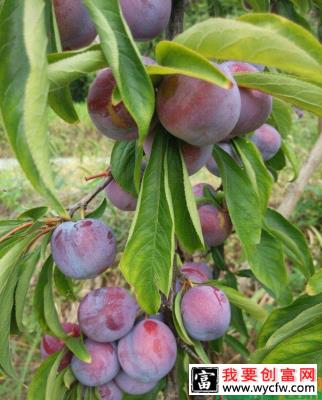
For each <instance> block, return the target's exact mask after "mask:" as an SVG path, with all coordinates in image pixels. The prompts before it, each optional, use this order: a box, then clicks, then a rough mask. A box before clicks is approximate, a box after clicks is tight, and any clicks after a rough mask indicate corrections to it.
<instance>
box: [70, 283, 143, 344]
mask: <svg viewBox="0 0 322 400" xmlns="http://www.w3.org/2000/svg"><path fill="white" fill-rule="evenodd" d="M137 311H138V306H137V303H136V301H135V299H134V298H133V297H132V296H131V295H130V293H129V292H128V291H127V290H125V289H123V288H120V287H110V288H101V289H96V290H93V291H92V292H89V293H88V294H87V295H86V296H85V297H84V298H83V300H82V301H81V303H80V306H79V308H78V321H79V324H80V327H81V329H82V331H83V332H84V333H85V335H86V336H88V337H89V338H90V339H92V340H94V341H96V342H102V343H105V342H114V341H115V340H118V339H120V338H121V337H123V336H125V335H126V334H127V333H129V331H130V330H131V329H132V327H133V325H134V321H135V317H136V313H137Z"/></svg>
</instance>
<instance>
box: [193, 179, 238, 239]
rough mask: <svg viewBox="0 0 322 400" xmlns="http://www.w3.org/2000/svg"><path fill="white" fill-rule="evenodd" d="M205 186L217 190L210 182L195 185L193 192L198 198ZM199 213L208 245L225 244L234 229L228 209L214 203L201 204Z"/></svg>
mask: <svg viewBox="0 0 322 400" xmlns="http://www.w3.org/2000/svg"><path fill="white" fill-rule="evenodd" d="M205 187H208V188H209V189H210V190H211V191H212V192H215V189H214V188H212V187H211V186H210V185H208V184H203V183H201V184H198V185H195V186H194V187H193V192H194V195H195V197H196V198H197V199H198V198H200V197H202V196H203V193H204V188H205ZM198 214H199V218H200V224H201V229H202V233H203V237H204V240H205V243H206V245H207V246H209V247H215V246H220V245H221V244H223V243H224V241H225V240H226V239H227V237H228V236H229V235H230V234H231V231H232V223H231V220H230V217H229V214H228V212H227V210H226V209H225V208H224V207H219V206H216V205H214V204H201V205H199V206H198Z"/></svg>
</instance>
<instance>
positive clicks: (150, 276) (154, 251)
mask: <svg viewBox="0 0 322 400" xmlns="http://www.w3.org/2000/svg"><path fill="white" fill-rule="evenodd" d="M166 147H167V136H166V135H164V132H163V130H161V129H159V130H157V132H156V136H155V139H154V142H153V147H152V153H151V156H150V159H149V163H148V165H147V167H146V170H145V172H144V176H143V181H142V186H141V191H140V196H139V200H138V207H137V210H136V213H135V217H134V221H133V223H132V227H131V231H130V235H129V239H128V242H127V245H126V248H125V252H124V254H123V257H122V259H121V262H120V268H121V271H122V273H123V274H124V276H125V279H126V280H127V281H128V282H129V283H130V284H131V285H133V286H134V288H135V291H136V295H137V299H138V303H139V304H140V306H141V308H142V309H143V310H144V311H145V312H147V313H148V314H154V313H156V312H157V311H158V309H159V307H160V304H161V298H160V293H159V290H160V291H161V292H162V293H164V294H165V295H166V296H167V295H168V294H169V290H170V286H171V281H172V263H173V257H174V221H173V213H172V204H171V196H170V191H169V183H168V170H167V165H166V163H165V162H164V158H165V152H166ZM142 276H144V279H142Z"/></svg>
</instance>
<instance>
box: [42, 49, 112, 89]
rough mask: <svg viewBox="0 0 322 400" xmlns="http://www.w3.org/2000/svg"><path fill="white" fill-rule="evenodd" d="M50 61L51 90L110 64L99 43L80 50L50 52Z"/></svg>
mask: <svg viewBox="0 0 322 400" xmlns="http://www.w3.org/2000/svg"><path fill="white" fill-rule="evenodd" d="M48 62H49V66H48V78H49V81H50V88H51V90H56V89H59V88H63V87H65V86H66V85H68V84H69V83H71V82H72V81H74V80H75V79H78V78H81V77H82V76H83V75H86V74H89V73H91V72H95V71H97V70H99V69H102V68H104V67H107V66H108V63H107V61H106V59H105V57H104V54H103V53H102V51H101V48H100V46H99V45H94V46H91V47H88V48H86V49H84V50H79V51H64V52H63V53H53V54H49V55H48Z"/></svg>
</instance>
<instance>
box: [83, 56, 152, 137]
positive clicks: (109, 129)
mask: <svg viewBox="0 0 322 400" xmlns="http://www.w3.org/2000/svg"><path fill="white" fill-rule="evenodd" d="M142 60H143V63H144V64H145V65H148V64H155V61H154V60H152V59H151V58H149V57H142ZM115 88H116V81H115V79H114V76H113V73H112V71H111V69H110V68H107V69H104V70H103V71H101V72H99V73H98V74H97V76H96V78H95V80H94V82H93V83H92V85H91V87H90V89H89V92H88V96H87V108H88V112H89V115H90V117H91V119H92V121H93V123H94V125H95V126H96V128H97V129H98V130H99V131H100V132H101V133H103V135H105V136H107V137H108V138H110V139H113V140H134V139H136V138H137V137H138V128H137V125H136V123H135V121H134V119H133V118H132V116H131V115H130V113H129V112H128V110H127V109H126V107H125V105H124V103H123V102H122V101H121V102H119V103H118V104H113V101H112V96H113V91H114V89H115Z"/></svg>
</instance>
